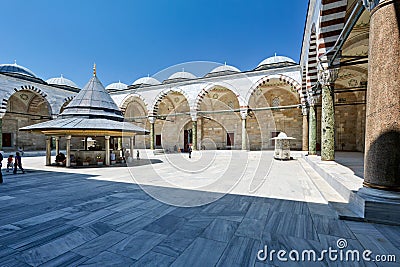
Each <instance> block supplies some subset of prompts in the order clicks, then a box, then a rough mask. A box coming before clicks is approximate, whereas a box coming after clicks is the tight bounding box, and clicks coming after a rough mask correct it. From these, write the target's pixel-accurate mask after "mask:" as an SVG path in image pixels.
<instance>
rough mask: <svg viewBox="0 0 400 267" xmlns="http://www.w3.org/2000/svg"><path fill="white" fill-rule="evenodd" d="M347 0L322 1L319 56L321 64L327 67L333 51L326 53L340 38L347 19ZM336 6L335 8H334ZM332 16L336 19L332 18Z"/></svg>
mask: <svg viewBox="0 0 400 267" xmlns="http://www.w3.org/2000/svg"><path fill="white" fill-rule="evenodd" d="M347 2H348V1H347V0H345V1H343V0H332V1H322V3H321V18H320V21H319V29H318V32H317V34H316V36H317V38H318V40H317V43H318V47H317V49H318V58H319V59H320V60H321V62H322V63H321V64H323V67H324V68H326V67H328V66H327V62H326V61H327V60H329V59H330V58H331V57H332V56H333V53H331V54H329V55H326V54H325V53H326V52H327V51H329V49H331V48H332V47H333V46H334V45H335V43H336V40H337V39H338V37H339V35H340V33H341V31H342V29H343V26H344V23H345V19H346V11H347ZM333 6H334V8H332V7H333ZM332 17H334V18H335V19H334V20H332ZM339 61H340V57H337V58H336V62H339Z"/></svg>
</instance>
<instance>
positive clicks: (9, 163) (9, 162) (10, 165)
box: [7, 155, 14, 172]
mask: <svg viewBox="0 0 400 267" xmlns="http://www.w3.org/2000/svg"><path fill="white" fill-rule="evenodd" d="M13 163H14V156H13V155H9V156H8V158H7V172H8V169H11V170H12V169H13V168H14V166H13Z"/></svg>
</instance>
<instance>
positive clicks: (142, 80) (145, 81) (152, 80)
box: [132, 77, 161, 85]
mask: <svg viewBox="0 0 400 267" xmlns="http://www.w3.org/2000/svg"><path fill="white" fill-rule="evenodd" d="M141 84H146V85H158V84H161V83H160V81H159V80H157V79H155V78H153V77H142V78H139V79H137V80H136V81H134V82H133V83H132V85H141Z"/></svg>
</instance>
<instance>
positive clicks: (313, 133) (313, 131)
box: [308, 104, 317, 155]
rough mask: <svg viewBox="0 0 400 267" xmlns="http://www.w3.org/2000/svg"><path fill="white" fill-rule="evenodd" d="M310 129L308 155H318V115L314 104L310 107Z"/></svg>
mask: <svg viewBox="0 0 400 267" xmlns="http://www.w3.org/2000/svg"><path fill="white" fill-rule="evenodd" d="M308 127H309V130H308V134H309V138H308V155H317V114H316V108H315V106H314V104H311V105H310V110H309V124H308Z"/></svg>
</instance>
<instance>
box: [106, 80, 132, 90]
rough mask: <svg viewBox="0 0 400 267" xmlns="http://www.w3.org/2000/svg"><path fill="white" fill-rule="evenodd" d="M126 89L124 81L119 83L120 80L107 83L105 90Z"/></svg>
mask: <svg viewBox="0 0 400 267" xmlns="http://www.w3.org/2000/svg"><path fill="white" fill-rule="evenodd" d="M125 89H128V85H127V84H125V83H121V81H119V82H117V83H112V84H109V85H107V87H106V90H108V91H109V90H125Z"/></svg>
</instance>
